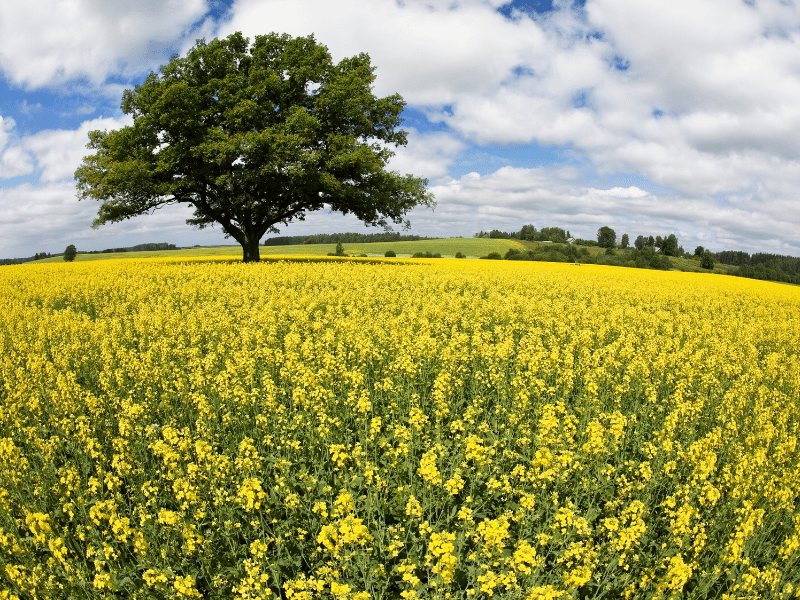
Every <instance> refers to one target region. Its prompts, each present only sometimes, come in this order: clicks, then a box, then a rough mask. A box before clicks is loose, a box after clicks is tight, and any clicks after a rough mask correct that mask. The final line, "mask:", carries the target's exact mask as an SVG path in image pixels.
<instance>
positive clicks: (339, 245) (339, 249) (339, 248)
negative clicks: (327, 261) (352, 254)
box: [328, 242, 348, 256]
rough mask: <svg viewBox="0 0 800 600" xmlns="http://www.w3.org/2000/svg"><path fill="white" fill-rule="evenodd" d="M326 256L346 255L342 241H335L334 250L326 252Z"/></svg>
mask: <svg viewBox="0 0 800 600" xmlns="http://www.w3.org/2000/svg"><path fill="white" fill-rule="evenodd" d="M328 256H348V255H347V254H345V251H344V246H342V242H337V243H336V251H335V252H328Z"/></svg>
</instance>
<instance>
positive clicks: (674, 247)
mask: <svg viewBox="0 0 800 600" xmlns="http://www.w3.org/2000/svg"><path fill="white" fill-rule="evenodd" d="M656 248H658V249H659V250H661V254H663V255H664V256H677V255H678V238H677V237H675V234H674V233H671V234H669V235H668V236H667V237H665V238H662V237H661V236H658V237H657V238H656Z"/></svg>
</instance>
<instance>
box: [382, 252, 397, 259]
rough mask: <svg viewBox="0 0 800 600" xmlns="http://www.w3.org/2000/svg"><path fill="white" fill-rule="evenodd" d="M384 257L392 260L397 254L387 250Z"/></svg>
mask: <svg viewBox="0 0 800 600" xmlns="http://www.w3.org/2000/svg"><path fill="white" fill-rule="evenodd" d="M384 256H385V257H386V258H394V257H395V256H397V253H396V252H395V251H394V250H387V251H386V254H384Z"/></svg>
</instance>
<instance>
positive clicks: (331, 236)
mask: <svg viewBox="0 0 800 600" xmlns="http://www.w3.org/2000/svg"><path fill="white" fill-rule="evenodd" d="M433 239H437V238H430V237H423V236H420V235H401V234H399V233H396V232H394V231H387V232H384V233H353V232H349V233H316V234H314V235H284V236H279V237H271V238H267V239H266V240H264V245H265V246H296V245H299V244H333V243H335V242H338V241H341V242H342V243H343V244H371V243H374V242H417V241H420V240H433Z"/></svg>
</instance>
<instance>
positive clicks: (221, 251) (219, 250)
mask: <svg viewBox="0 0 800 600" xmlns="http://www.w3.org/2000/svg"><path fill="white" fill-rule="evenodd" d="M509 248H522V246H521V245H520V243H519V242H517V241H515V240H492V239H478V238H442V239H436V240H421V241H416V242H378V243H365V244H346V245H345V246H344V250H345V252H346V253H347V254H349V255H351V256H353V255H358V254H368V255H371V256H383V255H384V254H386V251H387V250H394V252H395V253H396V254H397V255H398V256H401V255H408V256H410V255H412V254H414V253H416V252H430V253H431V254H437V253H438V254H441V255H442V256H445V257H447V256H449V257H451V258H452V257H454V256H455V255H456V252H461V253H463V254H465V255H466V256H467V257H469V258H480V257H481V256H486V255H487V254H489V253H490V252H500V253H501V254H505V253H506V252H507V251H508V249H509ZM335 251H336V244H299V245H296V246H261V257H262V258H269V257H276V256H277V257H281V256H295V255H302V256H326V255H327V254H328V253H329V252H335ZM195 257H233V258H239V259H241V258H242V247H241V246H212V247H207V248H203V247H198V248H186V249H183V250H163V251H148V252H109V253H101V254H78V256H77V257H76V259H75V260H76V261H90V260H108V259H115V258H174V259H185V258H195ZM36 262H37V263H49V262H63V259H62V258H61V257H60V256H54V257H52V258H46V259H43V260H40V261H36Z"/></svg>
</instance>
